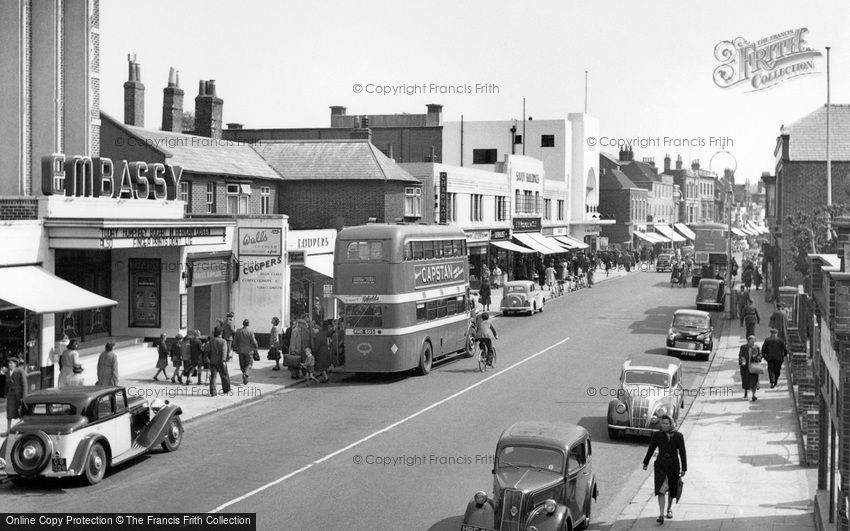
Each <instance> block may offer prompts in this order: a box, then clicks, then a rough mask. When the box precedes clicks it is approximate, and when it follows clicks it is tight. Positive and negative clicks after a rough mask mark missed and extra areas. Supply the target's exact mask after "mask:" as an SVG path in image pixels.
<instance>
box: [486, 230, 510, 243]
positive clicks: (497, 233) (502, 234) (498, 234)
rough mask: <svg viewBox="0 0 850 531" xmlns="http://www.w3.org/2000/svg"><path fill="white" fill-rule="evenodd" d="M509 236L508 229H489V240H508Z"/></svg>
mask: <svg viewBox="0 0 850 531" xmlns="http://www.w3.org/2000/svg"><path fill="white" fill-rule="evenodd" d="M510 238H511V230H510V229H493V230H491V231H490V240H491V241H493V240H509V239H510Z"/></svg>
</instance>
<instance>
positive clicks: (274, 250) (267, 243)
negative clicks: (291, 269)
mask: <svg viewBox="0 0 850 531" xmlns="http://www.w3.org/2000/svg"><path fill="white" fill-rule="evenodd" d="M282 251H283V229H271V228H267V227H262V228H252V227H240V228H239V255H240V256H281V255H282Z"/></svg>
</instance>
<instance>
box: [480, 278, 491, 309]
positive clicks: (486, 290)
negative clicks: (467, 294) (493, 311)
mask: <svg viewBox="0 0 850 531" xmlns="http://www.w3.org/2000/svg"><path fill="white" fill-rule="evenodd" d="M478 296H479V302H480V303H481V306H483V307H484V311H485V312H486V311H489V310H490V304H491V300H490V279H489V278H482V279H481V287H479V288H478Z"/></svg>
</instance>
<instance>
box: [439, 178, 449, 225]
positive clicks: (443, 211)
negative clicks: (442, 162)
mask: <svg viewBox="0 0 850 531" xmlns="http://www.w3.org/2000/svg"><path fill="white" fill-rule="evenodd" d="M448 186H449V174H448V173H447V172H444V171H441V172H440V219H439V223H440V224H441V225H445V224H446V221H448V205H446V202H447V201H448V200H449V191H448V190H447V189H446V188H448Z"/></svg>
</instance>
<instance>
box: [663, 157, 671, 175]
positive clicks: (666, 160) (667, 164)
mask: <svg viewBox="0 0 850 531" xmlns="http://www.w3.org/2000/svg"><path fill="white" fill-rule="evenodd" d="M669 170H670V155H669V154H667V155H664V171H669Z"/></svg>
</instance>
